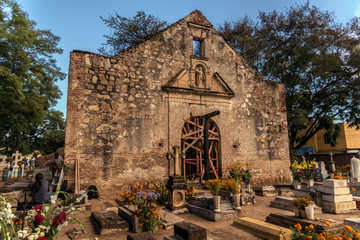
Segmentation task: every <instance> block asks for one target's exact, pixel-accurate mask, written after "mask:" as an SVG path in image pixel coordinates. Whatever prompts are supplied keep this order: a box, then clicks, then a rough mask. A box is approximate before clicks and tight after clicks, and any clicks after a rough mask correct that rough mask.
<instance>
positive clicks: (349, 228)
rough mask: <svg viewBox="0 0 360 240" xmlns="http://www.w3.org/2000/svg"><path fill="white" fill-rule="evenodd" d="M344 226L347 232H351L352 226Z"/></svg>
mask: <svg viewBox="0 0 360 240" xmlns="http://www.w3.org/2000/svg"><path fill="white" fill-rule="evenodd" d="M344 228H345V229H346V230H348V231H349V232H353V229H352V227H350V226H348V225H345V226H344Z"/></svg>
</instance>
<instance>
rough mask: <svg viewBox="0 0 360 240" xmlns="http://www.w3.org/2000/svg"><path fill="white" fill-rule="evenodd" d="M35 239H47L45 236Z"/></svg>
mask: <svg viewBox="0 0 360 240" xmlns="http://www.w3.org/2000/svg"><path fill="white" fill-rule="evenodd" d="M36 240H48V239H47V238H46V237H38V238H37V239H36Z"/></svg>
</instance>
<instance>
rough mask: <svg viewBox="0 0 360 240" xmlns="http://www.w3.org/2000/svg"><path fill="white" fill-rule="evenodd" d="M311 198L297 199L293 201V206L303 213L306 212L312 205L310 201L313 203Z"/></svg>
mask: <svg viewBox="0 0 360 240" xmlns="http://www.w3.org/2000/svg"><path fill="white" fill-rule="evenodd" d="M311 200H312V199H311V197H310V196H306V197H297V198H295V199H294V200H292V201H291V204H292V205H293V206H294V207H295V208H297V209H299V210H302V211H305V207H308V206H309V205H310V201H311Z"/></svg>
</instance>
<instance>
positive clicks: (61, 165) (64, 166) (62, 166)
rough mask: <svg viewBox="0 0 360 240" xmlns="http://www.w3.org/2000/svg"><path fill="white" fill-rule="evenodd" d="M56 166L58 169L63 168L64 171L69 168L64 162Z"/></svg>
mask: <svg viewBox="0 0 360 240" xmlns="http://www.w3.org/2000/svg"><path fill="white" fill-rule="evenodd" d="M57 168H59V169H61V168H63V169H64V172H69V171H70V169H71V168H70V167H69V166H67V165H65V164H59V165H57Z"/></svg>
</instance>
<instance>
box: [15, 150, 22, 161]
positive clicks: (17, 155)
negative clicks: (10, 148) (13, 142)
mask: <svg viewBox="0 0 360 240" xmlns="http://www.w3.org/2000/svg"><path fill="white" fill-rule="evenodd" d="M20 157H21V153H19V151H16V153H15V162H16V161H17V160H19V158H20Z"/></svg>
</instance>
